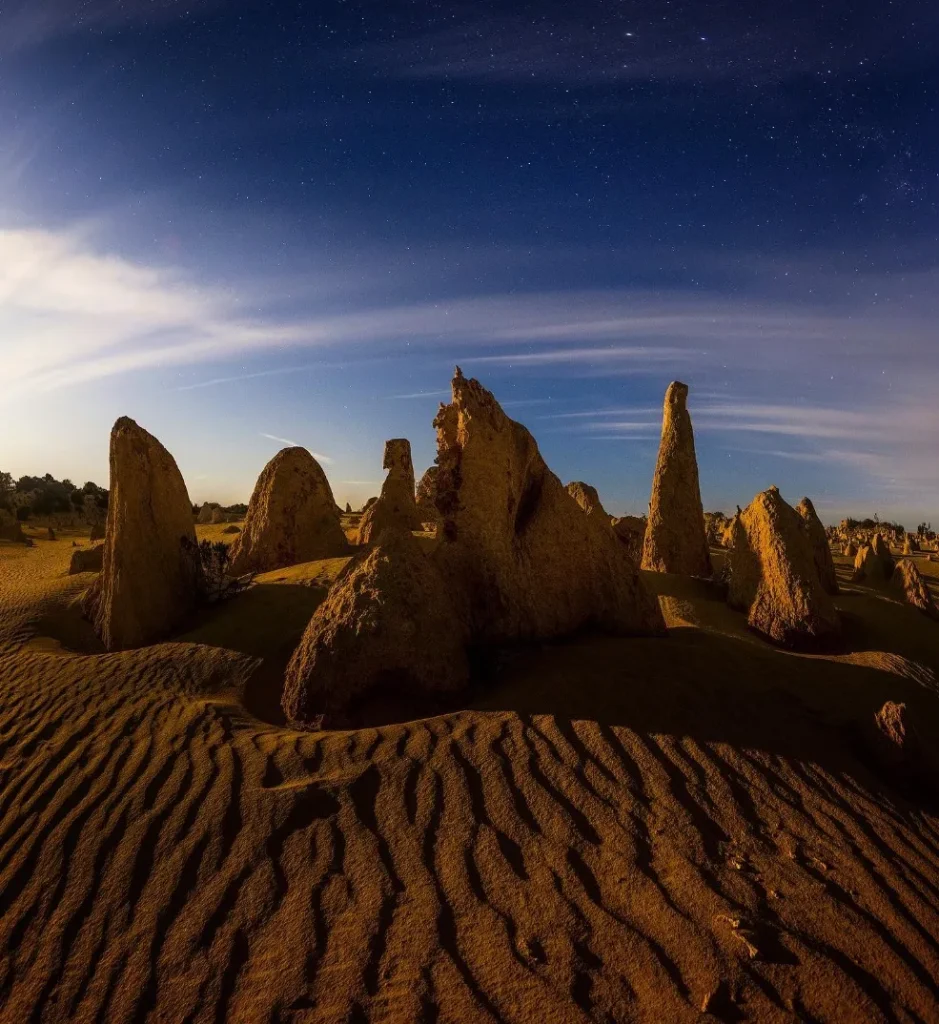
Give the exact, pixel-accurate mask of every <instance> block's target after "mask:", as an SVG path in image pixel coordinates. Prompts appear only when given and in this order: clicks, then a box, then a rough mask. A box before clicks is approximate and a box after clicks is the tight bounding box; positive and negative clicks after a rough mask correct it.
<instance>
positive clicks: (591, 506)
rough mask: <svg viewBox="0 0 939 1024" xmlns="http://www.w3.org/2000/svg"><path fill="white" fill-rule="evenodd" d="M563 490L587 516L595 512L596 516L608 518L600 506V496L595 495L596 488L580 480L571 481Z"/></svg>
mask: <svg viewBox="0 0 939 1024" xmlns="http://www.w3.org/2000/svg"><path fill="white" fill-rule="evenodd" d="M565 490H566V491H567V493H568V494H569V495H570V496H571V497H572V498H573V499H574V501H576V502H577V504H578V505H580V507H581V508H582V509H583V510H584V511H585V512H586V513H587V515H591V514H592V513H594V512H596V514H597V515H599V516H601V517H603V518H605V519H609V518H610V516H609V515H608V514H607V512H606V509H604V507H603V505H601V504H600V495H599V494H597V489H596V487H591V486H590V484H585V483H584V482H583V481H582V480H572V481H571V482H570V483H569V484H568V485H567V487H566V488H565Z"/></svg>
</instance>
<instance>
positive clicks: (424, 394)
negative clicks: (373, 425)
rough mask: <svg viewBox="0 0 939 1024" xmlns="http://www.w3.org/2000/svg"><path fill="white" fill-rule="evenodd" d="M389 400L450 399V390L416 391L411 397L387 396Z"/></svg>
mask: <svg viewBox="0 0 939 1024" xmlns="http://www.w3.org/2000/svg"><path fill="white" fill-rule="evenodd" d="M385 397H386V398H388V399H408V398H449V397H450V389H449V388H447V390H446V391H414V392H412V393H411V394H409V395H386V396H385Z"/></svg>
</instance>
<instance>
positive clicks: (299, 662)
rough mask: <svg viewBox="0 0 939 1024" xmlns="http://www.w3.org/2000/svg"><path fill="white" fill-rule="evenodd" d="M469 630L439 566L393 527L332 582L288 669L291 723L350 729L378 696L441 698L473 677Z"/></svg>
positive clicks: (287, 712) (287, 698)
mask: <svg viewBox="0 0 939 1024" xmlns="http://www.w3.org/2000/svg"><path fill="white" fill-rule="evenodd" d="M465 644H466V631H465V627H464V624H463V622H462V620H461V619H460V618H459V617H458V615H457V612H456V610H455V608H454V606H453V603H452V602H451V600H450V595H449V593H448V585H447V583H446V582H445V581H444V578H443V576H442V575H441V574H440V571H439V570H438V568H437V566H436V564H435V563H434V561H433V560H432V559H431V558H430V557H428V556H427V555H425V553H424V551H423V550H422V549H421V546H420V545H419V543H418V542H417V541H416V540H415V539H414V537H412V536H411V534H410V533H409V532H408V531H406V530H404V529H400V528H394V527H390V528H386V529H385V530H383V531H382V533H381V534H380V535H379V537H378V543H377V546H376V547H374V548H373V549H372V550H371V551H370V552H369V554H368V556H367V557H364V558H362V559H361V560H360V561H358V563H357V564H355V565H354V566H353V567H352V568H351V569H350V570H349V571H347V572H346V573H345V574H344V575H343V576H340V577H339V579H337V580H336V582H335V583H334V584H333V586H332V588H331V589H330V591H329V594H328V595H327V597H326V600H325V601H324V602H323V604H321V605H320V607H319V608H318V609H317V610H316V613H315V614H314V616H313V618H312V619H311V620H310V624H309V626H307V629H306V631H305V632H304V634H303V639H302V640H301V641H300V645H299V647H298V648H297V650H296V651H295V652H294V655H293V657H292V659H291V661H290V664H289V666H288V668H287V677H286V683H285V686H284V695H283V708H284V713H285V715H286V716H287V719H288V720H289V721H290V722H293V723H294V724H296V725H301V726H307V727H310V728H323V727H326V726H328V727H332V728H335V727H341V726H343V725H345V724H347V721H348V719H347V714H348V710H349V708H350V707H351V706H352V705H353V703H354V702H355V701H356V700H359V699H361V698H363V697H365V696H367V695H368V694H370V693H374V692H379V693H392V694H394V693H396V692H398V693H400V692H405V693H412V694H413V693H440V692H452V691H455V690H459V689H460V688H462V687H463V686H465V685H466V683H467V682H468V680H469V664H468V661H467V656H466V648H465Z"/></svg>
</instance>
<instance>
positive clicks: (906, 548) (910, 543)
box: [903, 534, 920, 555]
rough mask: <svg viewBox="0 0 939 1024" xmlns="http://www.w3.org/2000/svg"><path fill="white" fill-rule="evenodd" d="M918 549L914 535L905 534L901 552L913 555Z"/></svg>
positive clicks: (917, 542)
mask: <svg viewBox="0 0 939 1024" xmlns="http://www.w3.org/2000/svg"><path fill="white" fill-rule="evenodd" d="M919 549H920V547H919V541H918V540H917V539H916V538H915V537H911V536H910V535H909V534H907V535H906V538H905V539H904V541H903V554H904V555H913V554H916V552H918V551H919Z"/></svg>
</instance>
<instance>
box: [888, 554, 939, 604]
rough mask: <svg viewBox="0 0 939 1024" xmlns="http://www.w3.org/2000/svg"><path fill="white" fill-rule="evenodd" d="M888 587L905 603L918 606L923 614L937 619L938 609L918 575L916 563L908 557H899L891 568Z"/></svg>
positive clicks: (923, 581)
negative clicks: (892, 568)
mask: <svg viewBox="0 0 939 1024" xmlns="http://www.w3.org/2000/svg"><path fill="white" fill-rule="evenodd" d="M890 587H891V589H892V590H893V591H894V593H895V594H896V595H897V596H898V597H899V598H900V600H902V601H903V602H905V603H906V604H911V605H912V606H913V607H914V608H918V609H919V610H920V611H921V612H922V613H923V614H924V615H928V616H929V618H931V619H939V610H937V609H936V604H935V602H934V601H933V599H932V594H930V593H929V587H927V586H926V581H925V580H924V579H923V577H922V576H921V575H920V571H919V569H917V568H916V564H915V563H914V562H912V561H910V559H908V558H901V559H900V561H899V562H897V564H896V567H895V568H894V570H893V576H892V577H891V578H890Z"/></svg>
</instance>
